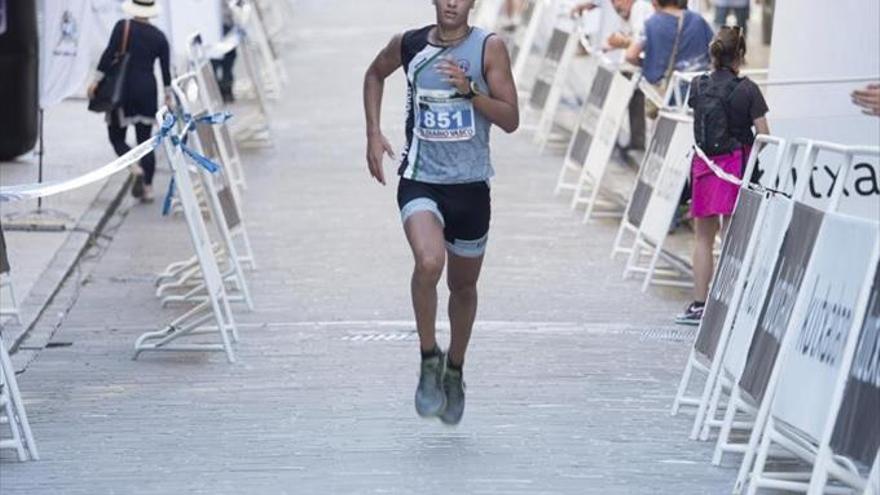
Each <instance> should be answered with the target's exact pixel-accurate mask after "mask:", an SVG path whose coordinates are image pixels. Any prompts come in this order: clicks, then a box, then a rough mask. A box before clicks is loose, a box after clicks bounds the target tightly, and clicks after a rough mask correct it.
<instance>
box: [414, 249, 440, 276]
mask: <svg viewBox="0 0 880 495" xmlns="http://www.w3.org/2000/svg"><path fill="white" fill-rule="evenodd" d="M445 262H446V260H445V259H444V256H443V252H442V251H441V252H438V253H429V252H425V253H416V266H415V274H416V276H417V277H419V278H422V279H427V280H433V281H434V283H436V282H437V280H440V275H441V274H442V273H443V264H444V263H445Z"/></svg>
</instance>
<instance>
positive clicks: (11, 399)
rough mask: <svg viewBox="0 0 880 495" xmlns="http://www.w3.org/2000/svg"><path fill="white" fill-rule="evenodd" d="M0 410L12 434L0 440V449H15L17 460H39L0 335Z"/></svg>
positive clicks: (13, 371) (13, 369)
mask: <svg viewBox="0 0 880 495" xmlns="http://www.w3.org/2000/svg"><path fill="white" fill-rule="evenodd" d="M0 412H2V413H3V415H4V416H5V418H6V422H7V424H8V425H9V429H10V432H11V434H12V439H4V440H0V449H15V451H16V453H17V455H18V460H19V461H26V460H28V459H32V460H35V461H36V460H39V459H40V454H39V452H38V451H37V444H36V442H34V435H33V433H32V432H31V425H30V422H29V421H28V417H27V411H25V407H24V402H23V401H22V399H21V392H20V391H19V389H18V381H17V380H16V378H15V368H14V367H13V366H12V360H11V359H10V358H9V353H8V352H6V344H5V343H4V342H3V338H2V337H0Z"/></svg>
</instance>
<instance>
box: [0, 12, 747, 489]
mask: <svg viewBox="0 0 880 495" xmlns="http://www.w3.org/2000/svg"><path fill="white" fill-rule="evenodd" d="M333 3H334V8H328V2H326V1H319V0H302V1H300V2H298V3H297V12H296V14H297V17H296V19H295V21H294V26H293V29H294V33H295V35H294V36H293V40H292V43H291V44H290V45H289V46H288V47H287V48H286V50H285V53H284V59H285V61H286V64H287V69H288V72H289V76H290V81H291V87H290V89H289V90H288V91H287V96H286V97H285V98H284V99H283V101H279V102H277V103H276V104H275V105H274V107H273V111H274V113H273V118H274V120H273V123H274V124H275V136H276V146H275V147H274V148H272V149H264V150H257V151H248V152H246V153H245V154H244V158H245V161H246V166H247V169H248V177H249V182H250V189H249V190H248V191H247V194H246V197H247V199H246V202H247V210H246V213H247V220H248V222H249V229H250V231H251V235H252V238H253V242H254V246H255V250H256V255H257V259H258V263H259V267H258V270H257V271H255V272H253V273H252V274H251V277H250V281H251V288H252V291H253V294H254V298H255V300H256V310H255V311H254V312H252V313H247V312H245V311H243V310H241V311H238V312H237V317H238V321H239V323H240V325H241V327H240V331H241V336H242V339H241V342H240V343H239V344H238V345H237V347H236V352H237V354H238V358H239V362H238V363H236V364H233V365H229V364H227V363H226V361H225V359H224V357H223V356H222V355H221V354H210V355H208V354H195V353H182V354H145V355H143V356H142V357H141V358H140V359H139V360H138V361H132V360H131V349H132V344H133V341H134V339H135V338H136V337H137V336H138V335H139V334H140V333H141V332H143V331H146V330H150V329H154V328H156V327H157V326H158V325H160V324H162V323H163V322H167V321H169V320H170V319H171V318H172V317H173V316H175V314H177V313H178V312H180V311H181V308H165V309H163V308H160V306H159V303H158V301H157V300H156V298H155V297H154V296H153V294H152V292H153V284H152V281H153V277H154V276H155V273H157V272H158V271H160V270H161V269H162V268H163V267H164V265H165V264H167V263H169V262H171V261H174V260H176V259H180V258H184V257H186V256H188V255H189V252H190V251H189V241H188V239H187V237H186V230H185V227H184V224H183V220H182V218H171V219H169V218H161V217H160V216H159V212H158V206H155V207H151V208H144V207H141V206H137V207H133V208H127V207H124V208H123V209H122V210H121V211H120V212H119V213H118V214H117V215H116V216H115V217H114V219H111V221H110V224H111V227H110V230H109V231H108V236H111V237H112V241H110V240H109V239H104V238H102V239H101V242H100V243H99V244H100V247H101V249H98V250H96V251H95V253H94V254H93V255H92V256H90V257H89V258H88V259H87V260H86V261H85V263H84V264H83V266H82V267H81V270H80V271H78V272H77V274H76V276H75V277H73V278H72V281H73V282H75V283H70V284H68V286H67V287H65V288H64V289H63V290H62V292H61V293H60V294H59V296H58V297H57V298H56V301H55V304H54V306H53V307H52V308H50V310H49V311H47V316H46V317H44V320H46V321H44V322H41V325H42V330H43V331H38V332H36V333H35V334H34V336H33V337H32V338H31V339H30V340H29V341H26V342H25V344H24V345H23V347H29V348H31V349H35V348H41V347H43V344H44V343H45V342H51V343H52V344H53V345H52V346H50V347H47V348H45V349H43V350H42V351H41V352H39V353H32V354H31V355H30V358H29V359H30V362H29V363H28V364H27V369H26V371H25V372H24V373H23V374H21V375H20V385H21V388H22V389H23V393H24V396H25V399H26V401H27V406H28V408H29V413H30V415H31V421H32V425H33V428H34V433H35V435H36V438H37V442H38V445H39V447H40V449H41V454H42V456H43V459H42V460H41V461H39V462H33V463H25V464H20V463H17V462H14V461H13V460H12V457H11V455H10V453H9V452H4V453H3V454H2V464H0V470H2V473H0V488H2V492H3V494H4V495H13V494H19V493H21V494H24V493H27V494H42V493H47V494H48V493H53V494H54V493H83V494H85V493H88V494H103V493H161V494H167V493H211V494H215V493H248V494H250V493H256V494H262V493H270V494H271V493H334V494H336V493H467V494H477V493H497V494H513V493H528V494H538V493H596V494H617V493H620V494H637V493H662V494H715V493H723V492H724V491H725V490H727V489H729V488H730V487H731V486H732V483H733V478H734V473H733V471H732V470H731V469H718V468H713V467H711V466H710V465H709V462H708V461H709V457H710V446H709V445H708V444H702V443H695V442H690V441H688V440H687V432H688V429H689V420H688V418H686V417H679V418H671V417H670V416H669V414H668V410H669V406H670V404H671V401H672V397H673V394H674V389H675V385H676V383H677V380H678V377H679V374H680V372H681V368H682V366H683V363H684V360H685V357H686V354H687V351H688V347H689V342H690V340H691V338H692V332H689V331H683V330H679V329H675V328H673V327H672V325H671V323H670V322H671V317H672V315H673V314H674V313H675V311H677V310H679V309H680V308H681V306H682V305H683V304H684V302H685V300H686V298H687V297H686V294H685V293H683V292H680V291H664V290H651V291H650V292H649V293H647V294H642V293H641V292H639V290H638V284H636V283H635V282H633V281H623V280H621V272H622V262H621V261H619V260H618V261H611V260H610V258H609V253H610V247H611V241H612V236H613V234H614V226H613V225H612V224H610V223H608V224H602V223H599V224H596V225H590V226H583V225H582V224H581V223H580V217H579V216H573V215H572V214H571V212H570V210H569V209H568V207H567V202H565V201H563V200H561V199H557V198H554V197H553V195H552V186H553V183H554V181H555V176H556V172H557V171H558V165H559V157H554V156H539V155H538V154H537V152H536V150H535V149H534V147H533V145H532V144H531V139H530V137H531V136H529V135H528V134H527V133H520V134H515V135H512V136H505V135H502V134H501V133H498V132H496V133H495V134H494V135H493V140H494V141H493V142H494V158H495V162H496V164H497V171H498V177H497V180H496V181H495V182H494V184H493V195H494V198H493V208H494V218H493V229H492V234H491V237H492V239H491V245H490V249H489V254H488V258H487V263H486V267H485V271H484V278H483V280H482V282H481V285H480V289H481V307H480V312H479V321H478V323H477V326H476V329H475V332H474V338H473V341H472V349H471V353H470V354H469V358H468V366H467V368H466V371H465V378H466V381H467V384H468V405H467V412H466V414H465V418H464V421H463V422H462V424H461V425H459V426H458V427H457V428H448V427H445V426H443V425H441V424H440V423H439V422H438V421H427V420H422V419H420V418H418V417H417V416H416V414H415V412H414V410H413V406H412V394H413V390H414V387H415V384H416V378H417V376H416V375H417V366H418V352H417V347H416V346H417V343H416V342H417V340H416V338H415V335H414V329H413V324H412V322H411V320H412V316H411V310H410V305H409V299H408V277H409V271H410V268H411V260H410V257H409V256H410V255H409V252H408V248H407V247H406V245H405V243H404V238H403V235H402V232H401V228H400V226H399V220H398V215H397V211H396V205H395V202H394V189H393V187H391V186H389V187H387V188H382V187H379V186H377V185H375V184H373V183H371V182H370V180H368V175H367V172H366V167H365V164H364V159H363V155H364V130H363V127H362V115H361V102H360V89H361V80H362V75H363V71H364V69H365V67H366V65H367V63H368V62H369V60H370V59H371V57H372V56H373V55H374V54H375V52H376V51H377V50H378V49H379V48H380V47H381V46H382V45H383V44H384V43H385V42H387V39H388V38H389V37H390V36H391V34H392V33H393V32H395V31H399V30H401V29H402V28H404V27H407V26H417V25H420V24H426V23H428V22H429V21H430V20H431V11H432V9H431V6H430V3H429V2H427V1H425V2H413V1H412V0H385V1H378V0H371V1H369V2H365V1H362V0H347V1H343V0H337V1H335V2H333ZM403 91H404V85H403V80H402V77H400V76H399V75H398V76H397V77H396V78H395V79H394V81H392V82H390V83H389V84H388V87H387V88H386V95H387V96H386V110H385V113H384V122H385V123H386V125H385V130H386V133H387V134H388V135H389V137H390V138H391V139H392V140H393V141H394V143H395V144H396V145H400V144H401V143H402V140H403V137H402V136H403V134H402V125H401V124H402V116H403ZM390 170H391V168H390V167H389V171H390ZM158 180H159V181H160V184H161V183H167V180H168V175H167V172H166V173H164V174H162V175H160V176H159V177H158ZM117 226H118V227H117ZM441 297H444V298H445V293H444V291H441ZM441 307H442V304H441ZM68 309H69V311H67V310H68ZM38 330H39V329H38ZM40 339H42V340H43V342H40ZM22 356H27V354H23V355H22ZM22 356H18V358H17V360H18V361H19V362H20V361H21V360H22V359H21V358H22Z"/></svg>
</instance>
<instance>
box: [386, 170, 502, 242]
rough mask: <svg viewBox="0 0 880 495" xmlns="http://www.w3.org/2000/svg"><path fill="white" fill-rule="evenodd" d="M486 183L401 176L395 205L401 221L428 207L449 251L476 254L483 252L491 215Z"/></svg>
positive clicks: (427, 209)
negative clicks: (435, 219)
mask: <svg viewBox="0 0 880 495" xmlns="http://www.w3.org/2000/svg"><path fill="white" fill-rule="evenodd" d="M489 196H490V194H489V184H488V183H486V182H472V183H469V184H428V183H425V182H417V181H412V180H409V179H404V178H401V179H400V183H399V184H398V186H397V206H398V207H400V219H401V221H403V222H404V223H406V220H407V219H408V218H409V217H410V216H411V215H412V214H413V213H417V212H420V211H430V212H431V213H433V214H434V215H435V216H436V217H437V219H438V220H440V223H441V224H442V225H443V236H444V237H445V239H446V247H447V249H449V251H450V252H451V253H452V254H455V255H456V256H463V257H466V258H477V257H479V256H482V255H483V253H485V252H486V242H487V241H488V239H489V220H490V217H491V215H492V208H491V200H490V197H489Z"/></svg>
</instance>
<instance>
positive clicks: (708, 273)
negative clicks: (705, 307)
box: [693, 217, 719, 302]
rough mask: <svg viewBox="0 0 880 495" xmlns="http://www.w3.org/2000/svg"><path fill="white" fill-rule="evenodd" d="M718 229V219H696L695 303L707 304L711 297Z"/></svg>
mask: <svg viewBox="0 0 880 495" xmlns="http://www.w3.org/2000/svg"><path fill="white" fill-rule="evenodd" d="M718 228H719V225H718V217H703V218H695V219H694V231H695V241H696V242H695V243H694V259H693V262H694V301H698V302H706V297H707V296H708V295H709V283H710V282H711V281H712V272H713V271H714V264H715V259H714V257H713V255H712V249H713V248H714V246H715V235H716V234H718Z"/></svg>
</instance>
